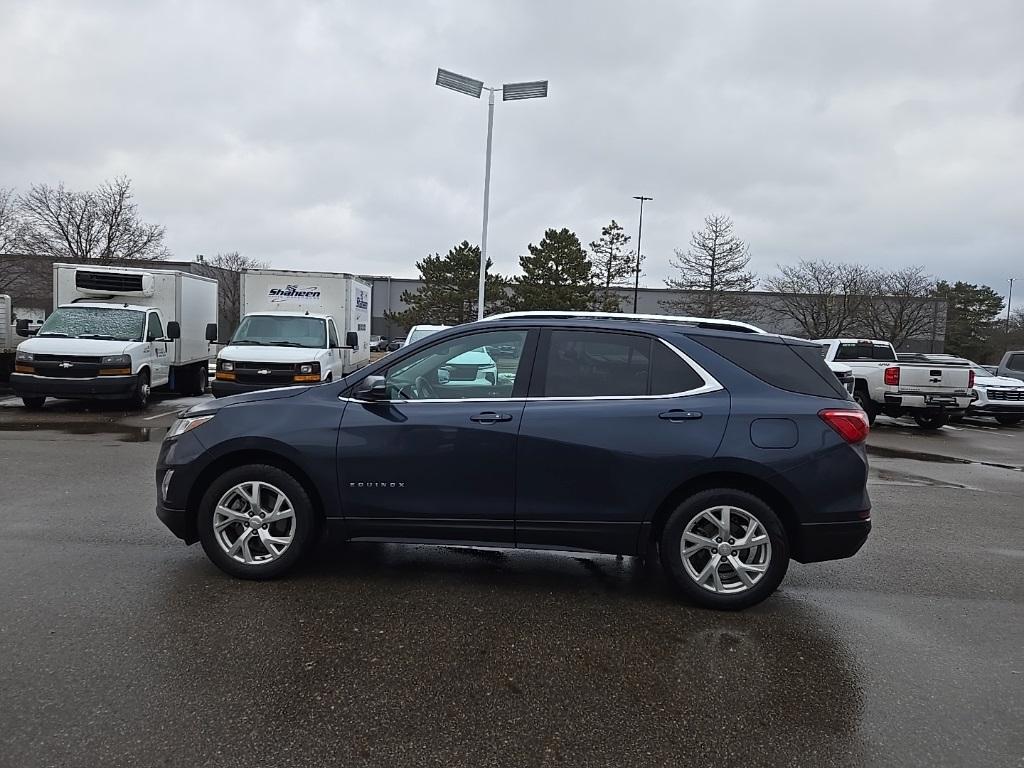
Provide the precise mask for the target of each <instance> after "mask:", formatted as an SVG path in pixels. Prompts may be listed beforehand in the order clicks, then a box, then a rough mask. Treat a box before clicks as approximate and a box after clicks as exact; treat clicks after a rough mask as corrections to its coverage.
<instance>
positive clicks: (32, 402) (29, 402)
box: [21, 395, 46, 411]
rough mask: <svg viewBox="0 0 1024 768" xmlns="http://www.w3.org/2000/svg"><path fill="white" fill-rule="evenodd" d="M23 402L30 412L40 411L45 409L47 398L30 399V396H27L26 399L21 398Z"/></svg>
mask: <svg viewBox="0 0 1024 768" xmlns="http://www.w3.org/2000/svg"><path fill="white" fill-rule="evenodd" d="M21 402H23V403H24V404H25V407H26V408H28V409H29V410H30V411H38V410H39V409H40V408H42V407H43V403H45V402H46V398H45V397H29V396H28V395H26V396H25V397H23V398H21Z"/></svg>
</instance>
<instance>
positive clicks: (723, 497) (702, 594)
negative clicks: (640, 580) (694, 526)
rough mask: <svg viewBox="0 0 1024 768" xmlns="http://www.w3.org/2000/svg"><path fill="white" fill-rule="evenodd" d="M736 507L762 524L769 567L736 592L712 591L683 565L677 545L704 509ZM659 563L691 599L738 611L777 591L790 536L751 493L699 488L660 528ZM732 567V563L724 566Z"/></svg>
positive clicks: (765, 506)
mask: <svg viewBox="0 0 1024 768" xmlns="http://www.w3.org/2000/svg"><path fill="white" fill-rule="evenodd" d="M717 506H730V507H735V508H738V509H739V510H741V511H743V512H745V513H746V514H747V515H749V516H751V517H753V518H755V519H756V520H757V521H758V522H760V523H761V525H762V526H763V527H764V529H765V532H766V533H767V534H768V539H769V543H770V544H771V555H770V557H769V559H768V563H767V565H768V568H767V570H766V571H765V572H764V574H763V575H762V576H761V578H760V580H758V581H756V582H755V583H754V585H753V586H752V587H748V588H746V589H745V590H744V591H742V592H738V593H735V594H723V593H719V592H714V591H711V590H709V589H707V588H706V587H703V586H701V585H700V584H698V583H697V581H696V580H695V579H694V577H692V576H691V575H690V574H689V573H688V572H687V570H686V568H685V566H684V565H683V557H682V552H681V551H680V544H681V542H682V537H683V533H684V531H685V529H686V526H687V525H688V524H689V523H690V521H691V520H693V519H694V518H695V517H697V516H698V515H700V514H701V513H703V512H704V511H706V510H708V509H711V508H714V507H717ZM660 552H661V564H662V567H663V568H664V569H665V572H666V573H667V574H668V576H669V579H670V580H671V582H672V584H673V586H674V587H676V589H678V590H679V592H680V593H682V595H683V596H685V597H686V598H688V599H689V600H690V601H692V602H694V603H696V604H698V605H701V606H704V607H705V608H714V609H717V610H722V611H737V610H741V609H743V608H749V607H750V606H752V605H756V604H757V603H760V602H761V601H762V600H764V599H765V598H766V597H768V596H769V595H770V594H772V592H774V591H775V590H776V588H777V587H778V586H779V584H780V583H781V582H782V579H783V577H784V576H785V575H786V570H787V569H788V568H789V539H788V537H787V536H786V531H785V529H784V528H783V526H782V522H781V521H780V520H779V518H778V516H777V515H776V514H775V512H773V511H772V509H771V507H769V506H768V505H767V504H765V502H764V501H762V500H761V499H759V498H758V497H757V496H754V495H753V494H750V493H747V492H746V491H737V490H734V489H731V488H712V489H709V490H706V491H701V492H700V493H697V494H695V495H693V496H691V497H690V498H688V499H686V500H685V501H684V502H683V503H682V504H680V505H679V506H678V507H676V509H675V511H674V512H673V513H672V514H671V515H670V516H669V518H668V520H667V521H666V522H665V527H664V529H662V533H661V539H660ZM726 567H727V568H730V569H731V566H726Z"/></svg>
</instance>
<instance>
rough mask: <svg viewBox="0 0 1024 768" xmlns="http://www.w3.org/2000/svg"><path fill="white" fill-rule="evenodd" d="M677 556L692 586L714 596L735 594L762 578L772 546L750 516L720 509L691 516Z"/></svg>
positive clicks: (747, 588) (745, 513) (765, 532)
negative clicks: (705, 590) (696, 585)
mask: <svg viewBox="0 0 1024 768" xmlns="http://www.w3.org/2000/svg"><path fill="white" fill-rule="evenodd" d="M679 552H680V555H681V557H682V561H683V568H684V569H685V571H686V574H687V575H688V576H689V577H690V578H691V579H693V581H694V582H695V583H696V584H698V585H699V586H701V587H703V588H704V589H707V590H709V591H711V592H715V593H718V594H737V593H740V592H745V591H747V590H749V589H751V588H752V587H753V586H754V585H755V584H757V583H758V582H759V581H760V580H761V579H762V578H764V575H765V573H767V571H768V567H769V566H770V565H771V559H772V543H771V539H770V538H769V536H768V531H767V530H766V529H765V527H764V525H763V524H762V523H761V521H760V520H758V519H757V518H756V517H754V515H752V514H751V513H749V512H747V511H746V510H744V509H740V508H739V507H734V506H728V505H721V506H716V507H710V508H708V509H705V510H703V511H702V512H700V513H698V514H697V515H694V517H693V519H692V520H690V522H689V523H687V525H686V528H685V529H684V530H683V535H682V538H681V540H680V544H679Z"/></svg>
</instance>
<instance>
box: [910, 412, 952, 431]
mask: <svg viewBox="0 0 1024 768" xmlns="http://www.w3.org/2000/svg"><path fill="white" fill-rule="evenodd" d="M914 421H916V422H917V426H919V427H920V428H921V429H941V428H942V427H944V426H946V423H947V422H948V421H949V416H948V415H947V414H945V413H928V414H921V413H915V414H914Z"/></svg>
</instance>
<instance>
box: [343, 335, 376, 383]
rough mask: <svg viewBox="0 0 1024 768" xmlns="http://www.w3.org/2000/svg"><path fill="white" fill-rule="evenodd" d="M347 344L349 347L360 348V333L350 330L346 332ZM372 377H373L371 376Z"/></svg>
mask: <svg viewBox="0 0 1024 768" xmlns="http://www.w3.org/2000/svg"><path fill="white" fill-rule="evenodd" d="M345 346H346V347H348V348H349V349H359V334H358V333H356V332H355V331H349V332H348V333H346V334H345ZM371 378H372V377H371Z"/></svg>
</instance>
